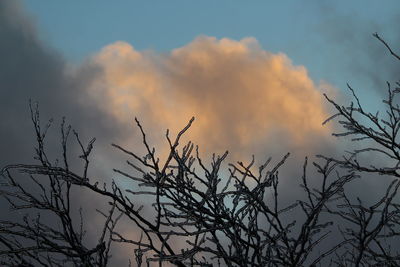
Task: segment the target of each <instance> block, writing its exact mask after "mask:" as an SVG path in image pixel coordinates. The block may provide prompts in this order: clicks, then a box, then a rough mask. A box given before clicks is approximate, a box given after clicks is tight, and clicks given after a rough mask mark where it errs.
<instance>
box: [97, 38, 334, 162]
mask: <svg viewBox="0 0 400 267" xmlns="http://www.w3.org/2000/svg"><path fill="white" fill-rule="evenodd" d="M94 61H95V62H96V63H97V64H98V65H99V66H101V67H102V69H103V71H104V75H103V77H102V79H100V80H98V81H97V82H96V84H95V86H93V88H92V89H91V94H92V95H93V97H97V100H98V103H99V104H100V105H102V106H103V108H104V109H105V110H107V112H109V113H110V114H112V115H113V116H115V119H116V120H119V121H120V122H121V123H126V124H130V125H131V124H132V119H133V117H134V116H137V117H138V118H140V120H141V121H143V122H145V125H146V127H147V128H149V127H151V130H152V131H157V132H164V131H165V129H166V128H169V129H171V130H172V132H173V133H176V132H177V131H178V130H179V129H180V128H182V126H184V125H185V123H186V122H187V121H188V120H189V119H190V117H191V116H195V117H196V121H195V123H194V125H193V127H192V129H191V130H190V139H191V140H193V141H195V143H197V144H199V146H200V147H201V148H202V149H203V151H207V152H214V151H217V152H221V151H223V150H224V149H229V150H231V151H233V152H234V154H235V153H236V154H241V153H245V155H246V156H247V155H249V154H251V153H255V152H254V151H252V150H254V149H255V150H257V149H259V146H260V144H263V145H265V146H268V145H269V144H271V142H275V143H276V142H283V143H285V145H290V146H295V147H308V146H310V144H312V142H313V141H315V137H316V136H317V137H320V136H325V135H326V134H327V133H328V132H329V130H328V129H326V127H323V126H322V125H321V122H322V121H323V120H324V119H326V118H327V117H328V114H327V112H326V109H325V106H324V105H325V104H324V100H323V99H322V93H321V92H320V90H319V88H318V86H317V85H315V84H314V82H313V81H312V80H311V79H310V77H309V76H308V74H307V70H306V68H305V67H303V66H294V65H293V64H292V63H291V61H290V59H289V58H288V57H287V56H286V55H285V54H282V53H279V54H273V53H270V52H268V51H265V50H263V49H262V48H261V47H260V46H259V44H258V43H257V41H256V40H255V39H253V38H245V39H243V40H241V41H234V40H231V39H226V38H224V39H221V40H217V39H216V38H213V37H207V36H202V37H198V38H196V39H195V40H194V41H193V42H191V43H189V44H188V45H186V46H183V47H181V48H178V49H175V50H173V51H171V52H169V53H165V54H162V53H156V52H153V51H137V50H135V49H134V48H133V47H132V46H131V45H130V44H128V43H125V42H116V43H114V44H111V45H109V46H107V47H105V48H104V49H103V50H102V51H100V52H99V53H98V54H97V55H96V56H95V57H94Z"/></svg>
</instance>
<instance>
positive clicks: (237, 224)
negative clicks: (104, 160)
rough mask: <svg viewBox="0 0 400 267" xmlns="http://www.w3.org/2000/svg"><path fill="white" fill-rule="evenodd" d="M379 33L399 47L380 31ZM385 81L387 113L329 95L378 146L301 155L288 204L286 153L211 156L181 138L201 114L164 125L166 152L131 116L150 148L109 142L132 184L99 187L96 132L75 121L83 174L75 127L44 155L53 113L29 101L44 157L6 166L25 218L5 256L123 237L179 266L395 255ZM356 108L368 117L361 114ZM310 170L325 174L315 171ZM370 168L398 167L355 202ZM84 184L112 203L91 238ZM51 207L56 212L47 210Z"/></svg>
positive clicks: (67, 258) (348, 261)
mask: <svg viewBox="0 0 400 267" xmlns="http://www.w3.org/2000/svg"><path fill="white" fill-rule="evenodd" d="M375 37H376V38H378V40H380V41H381V42H382V43H383V44H385V45H386V46H387V47H388V49H389V51H390V52H391V53H392V54H393V55H394V56H395V57H397V55H396V54H395V53H394V52H393V51H392V50H391V49H390V47H389V46H388V45H387V44H386V43H385V42H384V41H383V40H382V39H381V38H380V37H379V36H378V35H377V34H376V35H375ZM397 58H398V57H397ZM388 86H389V99H388V100H386V101H385V103H386V104H387V106H388V108H387V116H388V119H386V120H385V119H380V118H379V117H378V114H376V115H372V114H370V113H367V112H366V111H364V109H363V108H362V106H361V104H360V102H359V100H358V98H357V97H356V95H355V93H354V90H353V89H352V88H351V87H350V86H349V88H350V90H351V92H353V94H354V97H355V99H356V104H355V105H354V104H351V105H350V106H349V107H342V106H339V105H338V104H336V102H334V101H333V100H331V99H330V98H328V97H326V98H327V99H328V101H329V102H330V103H332V104H333V105H334V107H335V108H336V110H337V112H338V113H337V114H335V115H334V116H332V117H331V118H329V119H328V120H327V121H330V120H332V119H334V118H338V117H340V118H341V120H340V121H339V123H340V124H341V125H342V126H343V127H344V129H345V130H346V131H345V132H344V133H339V134H335V135H336V136H339V137H342V136H356V138H355V139H353V141H361V142H365V140H367V139H370V140H371V141H373V142H375V143H376V144H377V145H378V147H370V146H368V147H366V148H364V149H361V150H355V151H353V152H352V153H350V156H348V157H344V158H343V159H340V160H339V159H336V158H330V157H326V156H319V157H318V158H317V159H316V161H315V162H312V165H313V167H312V168H310V167H309V163H308V162H309V160H308V159H307V158H306V159H305V161H304V167H303V170H302V171H301V174H300V175H299V179H298V181H299V184H300V187H301V188H302V189H303V192H304V197H303V198H301V199H298V200H295V201H293V202H292V203H291V204H287V205H283V204H282V199H283V198H285V197H286V196H284V193H285V192H284V191H283V192H282V189H281V187H280V186H279V177H280V174H279V170H280V169H281V168H282V167H283V166H284V164H285V162H286V160H287V158H288V157H289V154H286V155H285V156H284V157H283V158H282V159H281V160H280V161H279V162H277V163H276V164H272V159H271V158H270V159H268V160H267V161H266V162H264V164H262V165H261V166H259V167H256V166H255V159H254V157H253V159H252V160H251V161H250V163H248V164H245V163H243V162H237V163H235V164H229V165H228V167H227V168H225V167H224V166H225V165H224V162H225V160H226V157H227V155H228V152H225V153H224V154H223V155H213V157H212V158H211V163H210V164H206V163H205V162H204V160H202V159H201V158H200V157H199V152H198V147H197V146H195V145H194V144H193V143H192V142H188V143H187V144H186V145H184V146H181V145H180V142H181V139H182V136H183V135H184V134H185V133H186V132H187V131H188V130H189V128H190V127H191V125H192V123H193V122H194V118H192V119H191V120H190V121H189V122H188V124H187V125H186V126H185V127H184V128H183V129H182V130H181V131H180V132H179V133H178V135H177V136H176V137H175V138H171V137H170V134H169V132H168V131H167V133H166V142H167V143H168V145H169V153H168V156H167V157H166V159H165V160H164V161H161V160H160V158H159V157H158V156H157V154H156V150H155V148H153V147H152V146H151V144H150V143H149V142H148V138H147V136H146V133H145V130H144V128H143V127H142V125H141V124H140V122H139V121H138V120H137V119H135V122H136V126H137V127H138V129H139V130H140V132H141V135H142V143H143V146H144V148H145V152H144V154H143V155H141V154H138V153H137V152H132V151H129V150H127V149H125V148H123V147H121V146H119V145H116V144H113V146H114V147H115V148H116V149H117V150H119V151H121V152H122V153H124V154H126V156H127V157H128V158H129V159H128V160H127V164H128V166H129V167H130V168H131V169H132V171H131V172H129V173H128V172H126V171H123V170H119V169H115V170H114V172H115V173H116V174H117V175H118V176H119V177H121V179H128V180H129V181H131V182H134V183H135V184H136V186H134V187H131V188H127V187H126V186H125V187H122V186H120V185H118V183H116V182H114V181H112V182H110V184H109V185H108V186H107V185H105V184H104V185H103V186H99V185H98V183H97V182H96V181H95V180H94V179H93V178H92V177H89V175H88V173H89V172H88V170H89V165H90V164H89V163H90V156H91V152H92V148H93V145H94V142H95V139H92V140H91V141H89V142H88V144H87V145H84V143H83V142H82V141H81V139H80V137H79V135H78V134H77V133H76V132H73V135H74V137H75V142H76V143H77V144H78V146H79V147H80V150H81V155H80V156H79V157H80V159H81V160H82V162H83V167H82V170H81V171H80V173H78V172H76V171H73V170H72V169H71V168H70V161H69V158H68V156H67V155H68V153H67V149H68V144H67V143H68V139H69V137H70V132H71V127H70V126H66V125H65V121H64V120H63V122H62V124H61V148H62V150H61V151H62V153H61V156H60V158H61V159H60V160H54V159H53V160H52V159H49V156H48V154H47V152H46V149H45V146H44V144H45V138H46V133H47V131H48V129H49V128H50V125H51V122H49V123H48V124H46V125H45V127H44V128H43V129H42V126H41V124H40V120H39V112H38V109H37V107H36V108H35V107H33V108H31V114H32V122H33V125H34V129H35V133H36V139H37V146H36V157H35V158H36V160H37V161H38V163H37V164H33V165H28V164H18V165H9V166H6V167H5V168H4V169H3V170H2V183H1V190H0V195H1V196H2V197H3V198H4V199H5V200H6V201H7V203H8V204H9V206H10V208H11V209H12V210H16V211H18V212H19V213H21V214H23V217H22V219H21V220H19V221H18V220H14V219H13V217H10V219H9V220H3V221H0V244H1V245H0V262H2V263H3V264H7V265H11V266H21V265H23V266H35V265H43V266H64V265H77V266H106V265H107V264H108V263H109V259H110V257H111V252H112V245H113V244H121V245H124V246H132V251H133V255H134V260H135V264H136V265H137V266H141V265H143V264H147V265H148V266H149V265H150V264H151V263H154V264H159V265H160V266H161V265H162V263H164V262H169V263H172V264H175V265H177V266H214V265H218V266H220V265H222V266H317V265H320V266H325V265H327V264H331V265H333V264H334V265H339V266H353V265H354V266H360V265H362V266H364V265H369V264H375V265H377V266H378V265H379V266H382V265H385V264H386V266H398V265H400V258H399V251H398V250H396V249H395V248H392V247H391V246H390V242H388V239H395V238H396V237H397V236H398V233H399V224H398V221H399V219H400V218H399V216H400V213H399V212H400V211H399V207H400V206H399V205H398V204H396V203H395V196H396V193H397V191H398V188H399V186H400V182H399V181H398V180H397V177H398V175H399V173H398V162H399V154H398V153H399V145H398V143H397V139H396V138H397V132H398V130H399V128H400V126H399V124H400V122H399V121H400V113H399V111H400V109H399V107H398V105H397V104H395V100H394V98H395V95H396V94H397V93H398V91H399V88H396V89H394V90H392V89H391V86H390V84H388ZM355 114H358V115H361V116H364V117H366V118H367V119H369V120H370V122H369V123H367V122H363V121H361V120H360V118H359V117H355ZM371 123H372V124H371ZM372 127H375V128H372ZM368 144H370V143H368ZM360 153H379V154H383V155H385V156H387V157H389V158H390V160H391V161H390V163H394V166H393V167H390V168H388V167H376V166H365V165H362V164H361V163H359V161H358V160H357V155H359V154H360ZM310 169H312V170H313V171H316V172H317V174H318V175H317V177H312V178H313V179H312V181H311V179H310V178H311V175H310V174H309V173H310ZM363 172H368V173H379V174H382V175H387V176H390V177H393V178H396V179H395V180H393V182H392V183H391V184H390V186H389V187H388V189H387V192H386V194H385V195H384V196H383V197H382V198H381V199H380V200H379V201H378V202H376V203H374V205H372V206H365V204H363V202H362V201H361V200H358V202H357V203H354V201H353V200H352V199H351V197H349V196H348V193H346V190H345V189H346V188H345V187H346V185H347V184H348V183H349V182H350V181H352V180H353V179H354V178H357V177H360V175H361V174H362V173H363ZM316 180H317V182H315V181H316ZM32 185H34V186H35V187H34V186H32ZM79 189H84V190H86V191H87V192H90V193H92V194H95V195H97V196H98V197H99V199H102V200H103V201H104V203H105V204H107V205H108V206H109V209H108V211H107V212H103V211H100V210H98V212H99V213H100V214H101V215H103V216H104V222H103V224H102V225H98V226H96V227H98V228H99V229H102V230H101V231H99V236H98V237H97V239H96V240H97V242H95V243H93V242H89V241H88V240H87V238H85V224H84V222H85V221H84V219H83V216H82V215H81V216H74V215H73V211H74V210H79V206H78V207H76V205H79V203H75V202H73V201H72V200H71V194H72V191H73V190H79ZM139 197H145V198H146V200H147V199H148V200H151V205H150V207H147V208H151V209H152V213H151V214H152V216H146V214H145V212H144V211H143V206H137V205H136V199H137V198H139ZM73 205H74V206H73ZM146 212H147V213H148V212H149V211H146ZM50 216H51V217H52V218H53V221H52V223H50V222H49V221H48V220H47V219H45V220H44V219H43V218H48V217H50ZM122 220H124V221H128V222H129V223H130V225H131V226H132V229H133V230H134V231H136V232H140V233H141V236H140V238H138V239H132V238H130V237H127V236H124V234H123V233H121V231H119V230H118V223H119V222H121V221H122ZM339 222H340V223H339ZM338 231H339V232H340V233H341V234H342V239H340V240H335V241H334V242H333V241H332V240H331V239H330V237H331V236H332V235H333V233H336V232H338ZM323 244H326V245H325V246H322V245H323ZM318 247H323V251H321V249H317V248H318ZM127 264H128V263H127ZM130 264H131V262H129V265H130Z"/></svg>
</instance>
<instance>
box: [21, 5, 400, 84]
mask: <svg viewBox="0 0 400 267" xmlns="http://www.w3.org/2000/svg"><path fill="white" fill-rule="evenodd" d="M23 3H24V5H25V8H26V10H27V11H28V13H29V14H31V16H32V17H33V18H34V20H35V21H36V23H37V26H38V28H39V31H40V36H41V38H43V39H44V40H46V42H47V43H49V44H50V45H52V46H54V47H55V48H56V49H58V50H59V51H61V52H62V54H63V55H64V56H65V57H66V58H67V59H68V60H70V61H72V62H80V61H81V60H82V59H83V58H85V57H86V56H88V55H91V54H93V53H95V52H97V51H99V50H100V49H101V48H102V47H104V46H105V45H108V44H110V43H113V42H115V41H117V40H123V41H127V42H128V43H130V44H131V45H133V46H134V47H135V48H136V49H139V50H144V49H154V50H157V51H169V50H171V49H174V48H177V47H181V46H183V45H185V44H187V43H189V42H191V41H192V40H193V39H194V38H195V37H197V36H199V35H208V36H215V37H217V38H223V37H228V38H232V39H234V40H240V39H242V38H244V37H254V38H256V39H257V40H258V41H259V42H260V44H261V45H262V47H263V48H264V49H266V50H268V51H272V52H284V53H285V54H287V55H288V56H289V57H290V58H291V59H292V60H293V61H294V63H295V64H299V65H305V66H306V67H307V69H308V70H309V72H310V75H311V76H312V77H313V78H314V79H315V80H320V79H327V80H329V81H330V82H331V83H335V84H336V85H337V86H340V85H343V83H344V82H345V80H342V78H341V77H343V76H344V77H343V78H344V79H345V78H348V77H350V76H348V75H346V72H348V71H344V72H343V73H340V68H338V69H339V71H334V70H335V68H333V69H332V67H330V66H332V65H336V66H341V65H343V64H345V63H344V61H345V59H344V60H343V57H341V56H334V57H332V53H338V54H340V53H342V51H341V50H340V47H341V46H343V45H345V43H346V40H340V39H341V38H344V39H345V38H346V35H344V36H340V35H338V36H335V35H334V34H333V33H332V32H331V28H332V27H334V24H336V23H337V24H344V25H342V26H339V27H338V28H340V27H345V28H347V27H348V28H347V30H354V35H355V36H360V35H363V36H362V37H363V38H364V37H365V39H368V38H369V39H370V41H371V42H375V41H374V40H373V39H372V38H371V37H370V34H371V33H372V32H375V31H379V32H381V33H382V34H384V35H385V37H387V38H388V39H389V40H390V39H391V38H394V37H393V36H394V35H395V34H397V32H396V30H395V29H394V28H393V27H392V25H393V20H394V19H395V18H396V15H397V14H399V13H398V12H399V10H400V8H399V2H398V1H395V0H394V1H176V0H173V1H128V0H121V1H114V2H113V3H112V4H110V2H109V1H66V2H59V1H49V0H43V1H34V0H24V1H23ZM332 24H333V25H332ZM347 24H348V25H347ZM352 27H353V29H351V28H352ZM328 28H330V29H328ZM332 35H333V36H332ZM332 38H334V39H337V40H336V41H335V42H331V39H332ZM338 47H339V48H338ZM354 49H358V48H356V47H354ZM332 60H334V62H332ZM326 61H329V62H326ZM333 71H334V72H335V74H334V75H332V74H329V73H331V72H333ZM327 72H329V73H327Z"/></svg>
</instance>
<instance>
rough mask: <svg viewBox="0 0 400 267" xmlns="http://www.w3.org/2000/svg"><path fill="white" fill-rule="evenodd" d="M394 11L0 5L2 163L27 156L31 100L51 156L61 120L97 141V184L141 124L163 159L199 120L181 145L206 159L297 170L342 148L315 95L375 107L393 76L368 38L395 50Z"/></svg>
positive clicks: (356, 4) (17, 1) (355, 4)
mask: <svg viewBox="0 0 400 267" xmlns="http://www.w3.org/2000/svg"><path fill="white" fill-rule="evenodd" d="M399 12H400V5H399V2H398V1H395V0H393V1H365V0H364V1H361V0H360V1H222V0H221V1H177V0H171V1H127V0H126V1H125V0H124V1H123V0H121V1H114V2H113V3H111V2H110V1H105V0H104V1H103V0H101V1H63V2H61V1H50V0H42V1H34V0H2V1H0V58H1V60H0V93H1V98H0V111H1V113H0V118H1V122H2V126H1V129H0V140H1V141H0V147H1V150H2V151H7V153H2V155H0V163H1V165H5V164H10V163H17V162H18V163H21V162H30V161H32V155H33V143H34V141H35V138H34V136H33V131H32V130H33V129H32V126H31V122H30V117H29V106H28V100H29V99H32V100H33V101H37V102H38V103H39V106H40V112H41V115H42V118H43V121H46V120H47V119H49V118H54V120H55V127H53V132H52V133H51V134H49V137H48V139H49V140H48V141H49V145H48V150H49V153H50V154H52V155H57V153H59V147H57V146H56V145H52V144H57V141H58V140H59V135H58V134H59V130H58V128H57V127H58V125H59V123H60V119H61V118H62V116H66V117H67V121H68V122H69V123H71V124H72V125H73V127H74V129H76V130H77V131H78V132H80V133H81V136H82V137H83V138H84V139H85V140H90V138H91V137H92V136H95V137H96V138H97V141H96V150H95V151H96V156H95V160H94V165H95V167H96V168H94V170H93V171H92V174H93V175H99V176H103V178H102V179H104V180H105V181H109V180H107V179H109V178H108V177H107V175H111V170H112V168H114V167H115V166H122V164H121V163H120V162H122V163H123V157H122V156H121V155H119V154H116V153H115V151H113V150H112V149H111V147H110V143H119V144H121V145H124V146H128V147H129V148H132V147H134V148H137V147H139V144H140V141H141V140H140V139H139V138H138V131H137V129H135V128H134V127H133V123H132V122H133V118H134V117H135V116H137V117H138V118H139V119H140V121H141V122H142V123H143V125H144V127H145V129H146V130H147V131H148V132H149V136H150V138H151V140H152V143H153V144H154V145H155V146H156V147H157V150H158V152H159V153H160V156H161V157H162V156H163V155H165V153H166V150H165V149H166V146H165V137H164V134H165V130H166V129H167V128H169V129H171V133H172V134H176V133H177V132H178V131H179V129H181V128H182V127H183V126H184V125H185V124H186V123H187V121H189V119H190V118H191V117H192V116H195V117H196V120H195V123H194V125H193V127H192V128H191V130H190V132H189V135H188V137H187V139H191V140H193V141H194V142H195V143H196V144H198V145H199V146H200V149H201V153H203V154H202V155H204V156H209V155H211V153H213V152H217V153H222V152H223V151H225V150H226V149H228V150H229V151H230V152H231V154H230V157H231V158H230V160H233V161H236V160H242V159H249V158H250V157H251V155H252V154H254V155H256V156H257V157H258V158H261V159H265V158H266V157H267V156H270V155H272V156H274V157H277V158H279V157H280V156H283V155H284V154H285V153H286V152H289V151H290V152H292V153H293V154H294V155H295V159H294V160H293V161H292V162H291V163H290V164H291V165H290V167H289V168H288V169H289V173H293V172H295V171H296V170H297V169H298V167H299V166H301V165H302V160H303V159H304V156H306V155H309V156H312V155H315V154H318V153H322V152H324V153H328V154H329V153H330V154H332V155H337V154H340V153H341V152H342V151H343V149H342V148H343V146H344V145H343V144H342V143H339V142H338V141H337V140H336V139H334V138H333V137H331V135H330V134H331V132H332V131H334V130H335V125H332V124H329V125H327V126H322V121H324V120H325V119H326V118H327V117H328V116H329V115H330V114H331V112H332V109H331V107H330V106H329V105H327V102H326V100H325V99H324V98H323V96H322V94H323V93H327V94H328V95H330V96H332V97H333V98H335V99H338V100H340V101H345V102H346V101H347V102H348V98H347V96H348V92H347V91H346V83H349V84H351V85H352V86H353V87H354V88H355V89H356V90H357V92H359V95H360V98H361V100H362V101H363V102H364V103H366V105H367V106H368V107H370V108H371V109H372V111H373V110H374V109H375V108H377V107H379V101H377V99H378V98H380V97H382V96H383V95H384V94H385V92H386V87H385V86H386V85H385V82H386V81H396V80H397V79H398V74H399V72H400V68H399V64H398V63H397V62H395V61H393V60H392V58H391V57H390V56H389V55H388V53H387V52H386V50H385V49H384V47H383V46H382V45H381V44H380V43H379V42H378V41H377V40H375V39H374V38H373V37H372V33H374V32H378V33H380V35H381V36H383V37H384V38H385V40H387V41H388V42H389V43H391V44H393V46H394V47H398V46H397V44H399V41H400V35H399V32H398V28H396V26H395V25H398V24H399V22H400V17H399V14H400V13H399ZM138 149H140V148H138ZM118 164H119V165H118ZM288 179H289V178H288ZM284 183H285V182H284ZM287 184H290V180H287ZM288 190H289V189H288ZM368 192H369V189H368V188H366V189H365V190H364V192H363V193H365V194H368ZM80 198H81V199H82V201H88V202H89V203H90V201H94V200H93V199H90V198H89V197H87V196H80Z"/></svg>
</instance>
